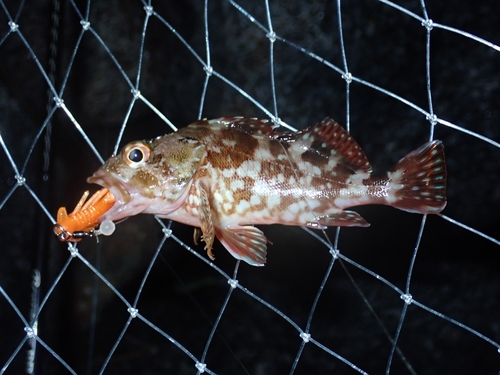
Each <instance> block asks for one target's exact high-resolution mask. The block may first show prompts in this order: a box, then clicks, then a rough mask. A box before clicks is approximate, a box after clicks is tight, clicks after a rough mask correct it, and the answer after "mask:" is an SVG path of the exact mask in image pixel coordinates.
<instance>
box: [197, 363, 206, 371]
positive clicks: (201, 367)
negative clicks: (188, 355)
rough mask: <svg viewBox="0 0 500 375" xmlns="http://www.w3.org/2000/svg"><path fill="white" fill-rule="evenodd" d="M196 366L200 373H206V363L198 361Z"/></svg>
mask: <svg viewBox="0 0 500 375" xmlns="http://www.w3.org/2000/svg"><path fill="white" fill-rule="evenodd" d="M195 367H196V369H197V370H198V371H199V372H200V373H204V372H205V370H206V369H207V365H206V363H201V362H196V365H195Z"/></svg>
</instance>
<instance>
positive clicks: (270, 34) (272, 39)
mask: <svg viewBox="0 0 500 375" xmlns="http://www.w3.org/2000/svg"><path fill="white" fill-rule="evenodd" d="M266 37H267V38H268V39H269V41H270V42H271V43H274V42H276V33H275V32H274V31H270V32H268V33H267V34H266Z"/></svg>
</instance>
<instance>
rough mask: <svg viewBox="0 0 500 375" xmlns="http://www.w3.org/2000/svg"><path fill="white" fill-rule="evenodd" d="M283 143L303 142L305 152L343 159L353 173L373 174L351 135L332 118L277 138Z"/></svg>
mask: <svg viewBox="0 0 500 375" xmlns="http://www.w3.org/2000/svg"><path fill="white" fill-rule="evenodd" d="M275 138H276V139H278V140H279V141H281V142H301V144H302V145H303V148H304V151H309V152H313V153H315V154H317V155H320V156H322V157H324V158H326V159H328V158H330V157H339V156H340V157H341V160H340V163H342V164H343V165H344V166H346V167H348V168H349V169H351V170H353V171H360V172H366V173H371V172H372V166H371V165H370V162H369V161H368V158H367V157H366V155H365V154H364V152H363V151H362V150H361V147H359V145H358V144H357V142H356V141H355V140H354V139H353V138H352V137H351V135H350V134H349V133H348V132H347V131H346V130H345V129H344V128H343V127H342V126H340V125H339V124H337V123H336V122H335V121H334V120H332V119H331V118H328V117H327V118H325V119H324V120H323V121H321V122H320V123H317V124H315V125H313V126H311V127H309V128H307V129H304V130H301V131H299V132H297V133H292V132H286V133H282V134H280V135H276V137H275Z"/></svg>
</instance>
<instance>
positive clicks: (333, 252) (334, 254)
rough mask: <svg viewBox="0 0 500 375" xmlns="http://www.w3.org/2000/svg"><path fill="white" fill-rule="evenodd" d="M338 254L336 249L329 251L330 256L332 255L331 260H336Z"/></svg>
mask: <svg viewBox="0 0 500 375" xmlns="http://www.w3.org/2000/svg"><path fill="white" fill-rule="evenodd" d="M339 253H340V251H338V250H337V249H331V250H330V254H332V257H333V259H338V258H339Z"/></svg>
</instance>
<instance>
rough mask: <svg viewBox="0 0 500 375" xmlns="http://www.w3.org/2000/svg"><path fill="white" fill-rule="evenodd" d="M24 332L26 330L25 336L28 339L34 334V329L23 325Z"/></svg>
mask: <svg viewBox="0 0 500 375" xmlns="http://www.w3.org/2000/svg"><path fill="white" fill-rule="evenodd" d="M24 332H26V336H28V338H30V339H32V338H33V337H35V336H36V332H35V330H34V329H33V328H31V327H24Z"/></svg>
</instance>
